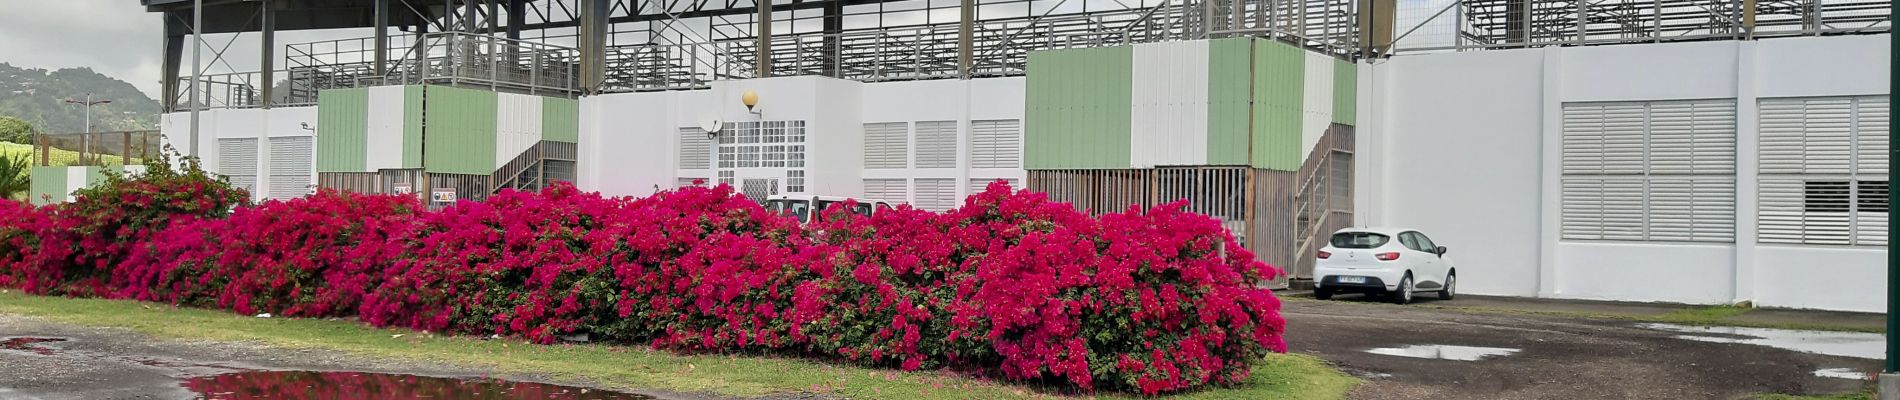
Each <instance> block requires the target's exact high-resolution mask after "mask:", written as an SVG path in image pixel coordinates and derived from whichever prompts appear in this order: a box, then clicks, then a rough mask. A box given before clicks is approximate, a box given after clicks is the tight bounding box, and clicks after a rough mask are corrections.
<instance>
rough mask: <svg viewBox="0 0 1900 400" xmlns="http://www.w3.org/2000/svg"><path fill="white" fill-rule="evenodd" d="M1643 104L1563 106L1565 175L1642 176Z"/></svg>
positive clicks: (1580, 104) (1577, 104) (1574, 104)
mask: <svg viewBox="0 0 1900 400" xmlns="http://www.w3.org/2000/svg"><path fill="white" fill-rule="evenodd" d="M1644 113H1645V111H1644V105H1643V104H1642V103H1573V104H1565V105H1564V142H1563V144H1564V148H1563V150H1564V160H1563V165H1564V170H1563V172H1564V173H1566V174H1640V173H1642V172H1643V156H1644V155H1643V129H1644V127H1643V118H1644Z"/></svg>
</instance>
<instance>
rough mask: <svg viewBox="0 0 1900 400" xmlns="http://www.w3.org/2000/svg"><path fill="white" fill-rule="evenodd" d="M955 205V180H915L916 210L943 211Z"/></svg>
mask: <svg viewBox="0 0 1900 400" xmlns="http://www.w3.org/2000/svg"><path fill="white" fill-rule="evenodd" d="M956 205H957V180H956V179H953V178H917V208H921V209H925V210H930V211H945V210H949V209H951V208H954V207H956Z"/></svg>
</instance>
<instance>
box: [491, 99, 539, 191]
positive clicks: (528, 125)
mask: <svg viewBox="0 0 1900 400" xmlns="http://www.w3.org/2000/svg"><path fill="white" fill-rule="evenodd" d="M542 104H544V102H543V101H542V100H541V98H540V97H539V96H529V95H525V94H514V93H497V94H496V95H495V110H494V117H493V118H494V119H495V139H494V140H495V159H494V165H493V166H492V168H491V170H490V172H493V170H494V169H499V168H501V166H503V165H507V164H508V162H509V161H513V160H514V159H515V158H516V157H518V156H520V155H521V153H522V152H526V151H528V149H529V148H532V147H534V145H535V144H537V143H541V134H542V132H541V127H542V125H543V124H544V123H545V121H543V120H542V119H543V116H542V114H541V105H542Z"/></svg>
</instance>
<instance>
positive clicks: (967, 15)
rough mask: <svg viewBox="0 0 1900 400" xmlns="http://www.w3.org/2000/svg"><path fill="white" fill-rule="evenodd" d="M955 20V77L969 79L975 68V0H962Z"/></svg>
mask: <svg viewBox="0 0 1900 400" xmlns="http://www.w3.org/2000/svg"><path fill="white" fill-rule="evenodd" d="M960 8H962V10H963V14H962V15H963V17H962V18H960V19H959V20H958V22H957V77H959V78H963V79H970V73H971V72H972V71H975V70H976V0H963V5H962V7H960Z"/></svg>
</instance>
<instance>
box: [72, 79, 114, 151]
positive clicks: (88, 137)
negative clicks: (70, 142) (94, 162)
mask: <svg viewBox="0 0 1900 400" xmlns="http://www.w3.org/2000/svg"><path fill="white" fill-rule="evenodd" d="M66 103H67V104H78V105H80V106H82V107H85V108H86V134H85V135H82V136H80V137H79V154H80V155H82V156H83V155H85V154H86V152H89V151H92V106H96V105H100V104H112V100H98V101H94V100H93V99H92V93H86V101H79V100H73V99H66Z"/></svg>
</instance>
